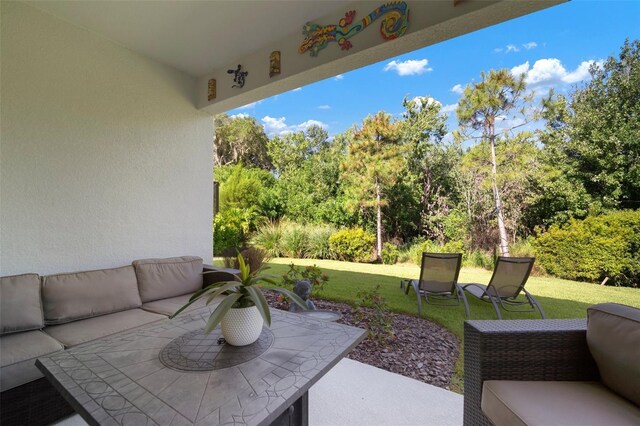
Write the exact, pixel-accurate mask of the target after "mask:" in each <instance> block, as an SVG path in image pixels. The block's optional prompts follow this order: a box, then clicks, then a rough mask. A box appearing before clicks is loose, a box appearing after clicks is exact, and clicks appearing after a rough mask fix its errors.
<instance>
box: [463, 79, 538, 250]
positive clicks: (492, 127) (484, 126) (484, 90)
mask: <svg viewBox="0 0 640 426" xmlns="http://www.w3.org/2000/svg"><path fill="white" fill-rule="evenodd" d="M481 76H482V81H480V82H479V83H475V84H471V85H467V87H466V88H465V90H464V94H463V96H462V99H460V102H459V103H458V108H457V109H456V114H457V116H458V121H459V123H460V131H459V132H457V138H458V139H463V138H466V139H479V140H481V141H486V142H487V143H488V145H489V156H490V161H491V187H492V190H493V202H494V206H495V214H496V219H497V222H498V236H499V245H500V252H501V253H502V255H503V256H509V240H508V237H507V230H506V227H505V220H504V210H503V203H502V198H501V196H500V191H499V188H498V182H497V174H498V171H497V161H496V144H497V143H498V142H500V139H501V135H500V134H499V131H500V129H499V127H502V126H504V128H503V129H502V130H504V133H505V134H507V133H508V132H511V131H512V130H513V129H515V128H516V127H519V126H521V125H523V124H524V123H525V122H526V121H527V119H526V107H527V106H528V104H529V103H530V102H531V98H530V97H528V96H525V82H524V75H520V76H514V75H512V74H511V73H510V72H509V70H507V69H502V70H498V71H495V70H491V71H489V74H486V73H484V72H483V73H482V74H481ZM514 110H515V111H516V113H517V114H518V115H519V117H518V119H517V120H515V121H513V124H512V125H509V124H508V122H507V120H506V119H505V118H507V117H508V116H509V114H510V113H511V112H514ZM513 118H514V119H515V118H516V117H513ZM501 125H502V126H501Z"/></svg>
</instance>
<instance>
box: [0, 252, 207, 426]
mask: <svg viewBox="0 0 640 426" xmlns="http://www.w3.org/2000/svg"><path fill="white" fill-rule="evenodd" d="M214 269H215V268H213V267H212V266H208V265H205V266H204V267H203V263H202V259H201V258H199V257H194V256H184V257H175V258H168V259H146V260H136V261H134V262H133V263H132V265H129V266H123V267H120V268H113V269H101V270H96V271H84V272H76V273H64V274H55V275H48V276H44V277H40V276H38V275H37V274H22V275H16V276H10V277H2V278H0V361H1V369H0V391H1V395H0V396H1V398H2V399H1V401H0V413H1V418H0V423H1V424H2V425H3V426H4V425H10V424H29V425H36V424H49V423H51V422H52V421H55V420H57V419H60V418H62V417H64V416H65V415H69V414H72V413H73V409H72V408H71V406H70V405H69V404H67V402H66V401H65V400H64V399H63V398H62V396H60V394H59V393H58V392H57V391H56V390H55V389H54V388H53V386H52V385H51V384H50V383H49V382H48V381H47V379H46V378H44V377H43V376H42V374H41V373H40V371H39V370H38V369H37V368H36V366H35V364H34V363H35V361H36V359H37V358H38V357H41V356H45V355H49V354H52V353H55V352H58V351H63V350H65V349H66V348H70V347H73V346H76V345H79V344H82V343H85V342H88V341H91V340H95V339H99V338H102V337H105V336H107V335H110V334H114V333H118V332H121V331H125V330H129V329H132V328H135V327H139V326H142V325H145V324H148V323H151V322H154V321H159V320H162V319H166V318H167V316H169V315H171V314H173V313H174V312H175V311H176V310H177V309H178V308H180V307H181V306H182V305H184V304H185V303H186V302H187V301H188V300H189V297H190V296H191V294H193V292H195V291H197V290H199V289H201V288H203V285H205V284H208V282H205V281H204V280H203V277H210V276H211V275H204V276H203V275H202V272H203V271H206V270H214ZM202 307H204V301H199V302H197V303H194V304H193V305H191V306H190V309H198V308H202Z"/></svg>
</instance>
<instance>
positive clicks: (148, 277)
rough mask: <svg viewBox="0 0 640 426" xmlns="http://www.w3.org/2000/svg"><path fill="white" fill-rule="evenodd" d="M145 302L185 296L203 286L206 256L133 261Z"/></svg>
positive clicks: (141, 295)
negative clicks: (203, 268)
mask: <svg viewBox="0 0 640 426" xmlns="http://www.w3.org/2000/svg"><path fill="white" fill-rule="evenodd" d="M133 266H134V268H135V269H136V276H137V277H138V287H139V289H140V298H141V299H142V302H143V303H146V302H152V301H154V300H158V299H166V298H168V297H176V296H182V295H183V294H187V293H193V292H194V291H197V290H200V289H201V288H202V258H200V257H195V256H183V257H170V258H167V259H142V260H136V261H134V262H133Z"/></svg>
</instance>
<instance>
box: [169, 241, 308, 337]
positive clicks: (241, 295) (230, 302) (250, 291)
mask: <svg viewBox="0 0 640 426" xmlns="http://www.w3.org/2000/svg"><path fill="white" fill-rule="evenodd" d="M238 267H239V269H240V274H238V275H236V276H235V278H236V280H235V281H222V282H217V283H213V284H211V285H209V286H207V287H205V288H203V289H202V290H199V291H197V292H195V293H194V294H193V296H191V298H190V299H189V302H188V303H187V304H185V305H184V306H183V307H181V308H180V309H178V310H177V311H176V313H174V314H173V315H171V316H170V317H169V318H175V317H176V316H177V315H179V314H180V313H181V312H182V311H184V310H185V309H187V308H188V307H189V306H190V305H192V304H193V303H195V302H196V301H197V300H199V299H202V298H204V297H206V298H207V305H209V304H210V303H211V302H213V301H214V300H215V298H216V297H218V296H221V295H225V297H224V299H223V300H222V301H221V302H220V304H218V306H217V307H216V308H215V309H214V310H213V312H212V313H211V316H209V320H208V321H207V325H206V326H205V328H204V332H205V333H206V334H209V333H211V331H213V329H214V328H216V326H217V325H218V324H219V323H220V321H222V319H223V318H224V316H225V315H226V314H227V312H229V310H230V309H232V308H236V309H239V308H249V307H251V306H255V307H256V308H258V312H260V315H261V316H262V318H263V319H264V322H265V324H267V326H270V325H271V311H270V310H269V305H268V303H267V299H266V298H265V297H264V294H263V293H262V288H261V287H258V285H257V284H260V283H267V284H271V285H276V283H275V281H274V278H276V277H275V276H273V275H267V274H263V273H262V272H263V271H264V270H266V269H268V267H261V268H259V269H257V270H256V271H253V272H251V268H250V267H249V265H247V264H246V263H245V260H244V258H243V257H242V254H238ZM213 272H214V271H210V272H204V273H203V274H207V273H213ZM264 288H268V289H270V290H273V291H276V292H278V293H280V294H283V295H284V296H286V297H287V298H289V299H291V300H292V301H293V302H294V303H296V304H297V305H299V306H300V307H301V308H302V309H304V310H306V309H307V305H306V304H305V303H304V301H303V300H302V299H301V298H300V297H298V295H296V294H295V293H293V292H292V291H290V290H288V289H286V288H274V287H264Z"/></svg>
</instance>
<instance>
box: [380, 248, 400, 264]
mask: <svg viewBox="0 0 640 426" xmlns="http://www.w3.org/2000/svg"><path fill="white" fill-rule="evenodd" d="M399 256H400V250H399V249H398V246H397V245H395V244H393V243H391V242H386V243H384V244H383V245H382V263H384V264H385V265H393V264H395V263H396V262H397V261H398V257H399Z"/></svg>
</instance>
